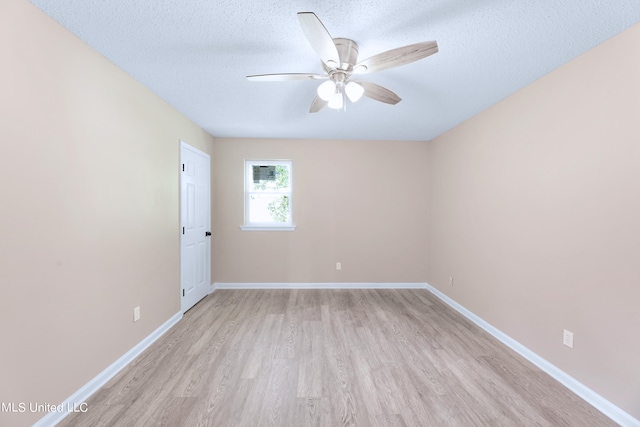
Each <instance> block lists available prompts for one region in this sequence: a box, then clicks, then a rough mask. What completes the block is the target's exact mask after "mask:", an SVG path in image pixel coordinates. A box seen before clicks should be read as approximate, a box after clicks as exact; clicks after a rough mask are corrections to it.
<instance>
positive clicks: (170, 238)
mask: <svg viewBox="0 0 640 427" xmlns="http://www.w3.org/2000/svg"><path fill="white" fill-rule="evenodd" d="M0 58H1V59H0V61H1V63H2V66H0V152H1V153H2V154H1V157H2V166H1V167H0V204H1V205H0V206H1V207H0V219H1V221H0V284H1V292H2V296H1V297H0V336H1V337H2V342H1V344H0V352H1V363H0V378H1V380H0V401H1V402H40V403H54V404H57V403H60V402H62V401H63V400H64V399H66V398H68V397H69V396H70V395H71V394H72V393H74V392H76V391H77V390H78V389H79V388H80V387H82V386H83V385H85V384H86V383H87V382H88V381H89V380H91V379H92V378H93V377H94V376H96V375H97V374H98V373H100V372H101V371H102V370H103V369H105V368H106V367H107V366H108V365H110V364H111V363H112V362H114V361H115V360H116V359H117V358H119V357H120V356H122V355H123V354H124V353H125V352H127V351H128V350H130V349H131V348H132V347H133V346H134V345H136V344H137V343H138V342H140V341H141V340H142V339H143V338H144V337H146V336H147V335H149V334H150V333H151V332H152V331H153V330H155V329H156V328H158V327H159V326H160V325H161V324H162V323H164V322H165V321H166V320H168V319H169V318H170V317H171V316H173V315H174V314H176V313H178V312H179V310H180V301H179V286H180V285H179V235H178V229H179V222H178V221H179V218H178V216H179V200H178V179H179V177H178V163H179V142H178V141H179V139H183V140H185V141H186V142H188V143H191V144H192V145H194V146H196V147H198V148H200V149H203V150H205V151H208V152H211V148H212V138H211V137H210V136H209V135H207V134H206V133H205V132H203V131H202V130H201V129H200V128H198V127H197V126H195V125H194V124H193V123H191V122H190V121H188V120H187V119H185V118H184V117H183V116H181V115H180V114H178V113H177V112H176V111H175V110H173V109H172V108H170V107H169V106H168V105H167V104H166V103H164V102H163V101H161V100H160V99H159V98H158V97H157V96H155V95H153V94H152V93H151V92H150V91H149V90H147V89H146V88H144V87H143V86H142V85H140V84H139V83H137V82H135V81H134V80H133V79H132V78H130V77H129V76H127V75H126V74H124V73H123V72H122V71H121V70H119V69H118V68H117V67H115V66H114V65H113V64H111V63H110V62H108V61H107V60H106V59H104V58H103V57H101V56H99V55H98V54H96V53H95V52H94V51H93V50H92V49H90V48H89V47H88V46H86V45H85V44H84V43H82V42H81V41H79V40H78V39H77V38H76V37H74V36H73V35H71V34H70V33H68V32H67V31H66V30H64V29H63V28H62V27H61V26H59V25H58V24H57V23H55V22H54V21H53V20H51V19H50V18H49V17H47V16H46V15H44V14H43V13H42V12H40V11H39V10H38V9H36V8H35V7H34V6H32V5H31V4H30V3H28V2H27V1H26V0H2V2H0ZM138 305H139V306H141V310H142V319H141V320H140V321H139V322H137V323H135V324H134V323H133V321H132V314H133V307H135V306H138ZM42 416H44V414H29V413H26V414H22V415H18V416H9V415H8V414H6V413H3V414H0V424H1V425H3V426H7V425H28V424H30V423H32V422H35V421H36V420H38V419H39V418H41V417H42Z"/></svg>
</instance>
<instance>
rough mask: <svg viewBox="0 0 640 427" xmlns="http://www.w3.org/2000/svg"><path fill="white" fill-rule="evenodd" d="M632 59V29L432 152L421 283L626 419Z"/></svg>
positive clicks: (634, 119)
mask: <svg viewBox="0 0 640 427" xmlns="http://www.w3.org/2000/svg"><path fill="white" fill-rule="evenodd" d="M638 52H640V25H636V26H635V27H633V28H631V29H630V30H628V31H626V32H624V33H622V34H621V35H619V36H617V37H615V38H613V39H611V40H609V41H608V42H606V43H604V44H603V45H601V46H599V47H597V48H595V49H593V50H591V51H589V52H587V53H586V54H584V55H582V56H580V57H579V58H577V59H575V60H573V61H571V62H570V63H568V64H566V65H565V66H563V67H561V68H560V69H558V70H556V71H554V72H552V73H551V74H549V75H547V76H546V77H544V78H542V79H540V80H539V81H537V82H535V83H534V84H532V85H530V86H528V87H527V88H525V89H524V90H522V91H520V92H518V93H516V94H515V95H513V96H511V97H509V98H507V99H505V100H504V101H502V102H500V103H498V104H497V105H495V106H493V107H491V108H489V109H488V110H486V111H485V112H483V113H481V114H479V115H478V116H476V117H474V118H472V119H471V120H469V121H467V122H466V123H464V124H462V125H460V126H458V127H456V128H455V129H453V130H452V131H450V132H448V133H446V134H445V135H443V136H441V137H439V138H436V139H435V140H434V141H432V142H431V144H430V147H429V148H430V151H429V165H430V168H429V171H430V184H431V198H430V202H429V206H430V215H431V220H430V223H429V224H430V227H429V233H430V234H429V237H430V239H429V251H430V254H429V255H430V257H429V274H428V277H429V283H430V284H432V285H434V286H435V287H437V288H438V289H440V290H441V291H443V292H444V293H446V294H447V295H449V296H450V297H452V298H453V299H455V300H456V301H458V302H459V303H460V304H462V305H463V306H465V307H467V308H468V309H469V310H471V311H472V312H474V313H475V314H477V315H479V316H480V317H482V318H483V319H485V320H486V321H488V322H489V323H491V324H492V325H494V326H495V327H497V328H498V329H500V330H502V331H503V332H505V333H507V334H508V335H510V336H511V337H512V338H514V339H516V340H517V341H519V342H520V343H522V344H524V345H525V346H527V347H528V348H529V349H531V350H533V351H534V352H535V353H537V354H539V355H540V356H542V357H543V358H545V359H547V360H548V361H550V362H551V363H553V364H554V365H556V366H557V367H559V368H560V369H562V370H563V371H565V372H567V373H568V374H570V375H572V376H573V377H575V378H576V379H578V380H579V381H580V382H582V383H583V384H585V385H587V386H588V387H590V388H592V389H593V390H595V391H596V392H597V393H599V394H600V395H602V396H604V397H605V398H607V399H608V400H610V401H611V402H613V403H614V404H616V405H618V406H619V407H620V408H622V409H623V410H625V411H627V412H628V413H630V414H631V415H633V416H634V417H636V418H640V357H639V355H640V339H639V337H638V328H639V327H640V308H639V303H640V261H639V260H640V120H639V119H640V55H638ZM449 276H452V277H453V280H454V286H453V287H450V286H449V285H448V278H449ZM565 328H566V329H568V330H571V331H573V332H574V333H575V348H574V349H573V350H571V349H569V348H567V347H564V346H563V345H562V331H563V329H565Z"/></svg>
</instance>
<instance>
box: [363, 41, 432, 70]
mask: <svg viewBox="0 0 640 427" xmlns="http://www.w3.org/2000/svg"><path fill="white" fill-rule="evenodd" d="M436 52H438V43H436V42H435V41H433V42H421V43H416V44H410V45H408V46H403V47H399V48H396V49H391V50H388V51H386V52H382V53H379V54H377V55H373V56H372V57H371V58H367V59H365V60H364V61H360V62H358V63H357V64H356V65H355V66H354V67H353V70H354V73H359V72H363V73H371V72H373V71H380V70H384V69H386V68H392V67H398V66H400V65H405V64H409V63H411V62H414V61H417V60H419V59H422V58H426V57H427V56H429V55H433V54H434V53H436ZM359 67H360V70H362V71H358V68H359ZM365 67H366V68H365Z"/></svg>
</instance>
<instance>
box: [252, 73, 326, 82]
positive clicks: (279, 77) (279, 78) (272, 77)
mask: <svg viewBox="0 0 640 427" xmlns="http://www.w3.org/2000/svg"><path fill="white" fill-rule="evenodd" d="M327 78H329V76H323V75H322V74H308V73H282V74H258V75H255V76H247V79H248V80H251V81H253V82H284V81H288V80H323V79H327Z"/></svg>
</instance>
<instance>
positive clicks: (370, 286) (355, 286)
mask: <svg viewBox="0 0 640 427" xmlns="http://www.w3.org/2000/svg"><path fill="white" fill-rule="evenodd" d="M426 286H427V284H426V283H330V282H327V283H214V284H213V285H212V292H213V291H215V290H217V289H425V288H426Z"/></svg>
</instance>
